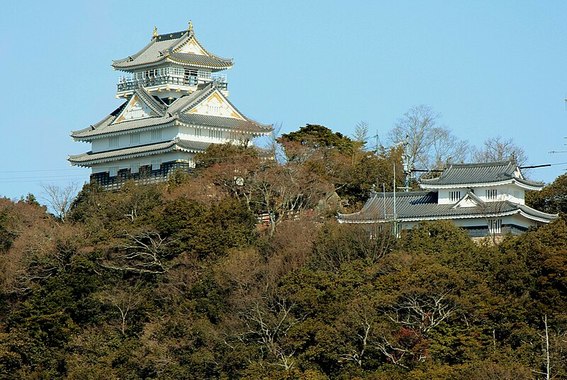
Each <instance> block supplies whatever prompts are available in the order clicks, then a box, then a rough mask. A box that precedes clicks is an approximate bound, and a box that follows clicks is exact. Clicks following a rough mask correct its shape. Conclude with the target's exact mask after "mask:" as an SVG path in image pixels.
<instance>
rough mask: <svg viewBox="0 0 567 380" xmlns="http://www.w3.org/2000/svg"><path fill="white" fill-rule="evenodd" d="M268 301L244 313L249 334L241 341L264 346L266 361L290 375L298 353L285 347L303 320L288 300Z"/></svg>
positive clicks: (259, 303) (263, 353)
mask: <svg viewBox="0 0 567 380" xmlns="http://www.w3.org/2000/svg"><path fill="white" fill-rule="evenodd" d="M264 301H265V302H256V303H254V305H253V307H252V308H251V309H249V310H247V311H246V312H244V313H242V318H243V320H244V323H245V325H246V331H245V332H244V333H243V334H241V336H240V339H241V340H245V341H249V340H252V341H255V342H256V343H258V344H259V345H260V347H261V351H262V355H263V356H264V357H265V358H267V359H271V360H273V363H274V364H275V365H276V366H279V367H282V368H283V369H285V370H286V371H289V370H291V369H292V368H293V367H294V365H295V361H294V359H293V356H294V355H295V351H294V350H291V349H289V348H286V347H285V346H286V345H285V337H286V336H287V333H288V331H289V330H290V329H291V328H292V327H293V326H295V325H296V324H298V323H299V322H301V320H302V319H303V318H296V317H294V316H293V314H292V310H293V309H294V306H295V305H294V304H293V303H289V302H287V301H286V300H285V299H271V300H269V299H265V300H264Z"/></svg>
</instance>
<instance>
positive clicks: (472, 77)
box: [0, 0, 567, 199]
mask: <svg viewBox="0 0 567 380" xmlns="http://www.w3.org/2000/svg"><path fill="white" fill-rule="evenodd" d="M566 17H567V1H563V0H561V1H559V0H558V1H551V0H550V1H535V0H534V1H518V0H514V1H504V0H500V1H493V0H490V1H448V0H447V1H431V0H430V1H417V0H416V1H371V0H367V1H356V0H354V1H352V0H351V1H313V0H310V1H299V0H297V1H295V0H288V1H234V0H233V1H225V0H215V1H210V0H209V1H189V0H183V1H172V0H168V1H163V2H159V1H141V0H138V1H125V0H123V1H110V0H97V1H39V0H38V1H26V0H21V1H10V2H5V3H3V4H2V9H1V11H0V57H1V64H0V65H1V66H0V67H1V69H2V70H1V71H2V81H1V83H2V86H3V91H2V92H1V93H0V107H1V111H2V117H1V119H0V132H1V134H0V136H1V137H0V196H6V197H9V198H13V199H17V198H20V197H21V196H23V195H25V194H27V193H33V194H35V195H36V196H38V197H39V198H40V199H41V197H42V193H43V190H42V185H50V184H54V185H58V186H62V187H63V186H66V185H67V184H69V183H71V182H75V183H77V184H79V185H82V184H83V183H84V182H85V181H86V180H87V179H88V174H89V170H88V169H84V168H76V167H71V166H70V165H69V164H68V162H67V156H68V155H69V154H77V153H81V152H84V151H87V150H89V148H90V147H89V145H88V144H85V143H79V142H73V141H72V140H71V138H70V137H69V133H70V132H71V131H72V130H77V129H82V128H85V127H87V126H89V125H91V124H94V123H96V122H98V121H100V120H101V119H102V118H103V117H105V116H106V115H107V114H108V113H110V112H111V111H113V110H114V109H115V108H116V107H117V106H118V105H119V104H120V103H121V102H120V101H119V100H117V99H116V98H115V97H114V95H115V91H116V83H117V81H118V77H119V75H120V73H119V72H116V71H113V70H112V68H111V67H110V64H111V62H112V60H113V59H119V58H123V57H126V56H128V55H131V54H134V53H135V52H137V51H138V50H139V49H140V48H142V47H143V46H144V45H145V44H147V43H148V42H149V40H150V38H151V34H152V30H153V27H154V26H157V27H158V31H159V32H160V33H166V32H175V31H179V30H184V29H185V28H187V23H188V21H189V20H192V21H193V25H194V28H195V33H196V35H197V38H198V39H199V40H200V41H201V43H203V45H204V46H205V47H206V48H207V49H208V50H210V51H211V52H213V53H215V54H217V55H219V56H222V57H231V58H234V61H235V65H234V67H233V68H232V69H231V70H230V71H228V80H229V89H230V93H231V95H230V98H231V100H232V102H233V103H234V104H235V105H236V106H237V107H238V108H239V109H240V110H241V111H242V112H244V113H245V114H246V115H247V116H249V117H251V118H253V119H256V120H258V121H260V122H263V123H270V124H275V125H281V132H282V133H285V132H290V131H293V130H297V129H299V127H301V126H303V125H305V124H306V123H317V124H322V125H325V126H327V127H329V128H331V129H333V130H334V131H339V132H341V133H343V134H346V135H349V136H352V134H353V132H354V127H355V125H356V124H357V123H358V122H360V121H365V122H367V123H368V124H369V126H370V130H371V133H372V134H375V133H378V134H379V136H381V137H382V141H386V140H385V137H386V135H387V132H388V131H389V130H390V129H391V128H392V126H393V125H394V124H395V122H396V120H397V119H398V118H400V117H401V116H402V115H403V114H404V113H405V112H406V111H407V110H408V109H409V108H410V107H412V106H416V105H420V104H425V105H429V106H431V107H432V108H433V109H434V110H435V111H436V112H439V113H440V114H441V115H442V119H441V123H442V125H444V126H446V127H448V128H449V129H451V130H452V132H453V133H454V134H455V135H456V136H457V137H459V138H460V139H464V140H468V141H469V142H470V143H471V144H472V145H480V144H481V143H482V141H484V140H485V139H486V138H488V137H497V136H502V137H504V138H508V137H512V138H513V139H514V141H515V142H516V144H518V145H520V146H521V147H523V148H524V149H525V150H526V153H527V155H528V158H529V161H528V163H529V164H543V163H554V164H557V165H554V166H552V167H550V168H544V169H536V170H534V171H532V173H531V176H532V178H533V179H536V180H542V181H545V182H551V181H553V179H554V178H555V177H557V176H558V175H560V174H563V173H564V172H565V169H566V168H567V165H566V164H563V163H565V162H567V153H564V154H549V153H548V152H549V151H551V150H567V146H565V143H566V142H567V140H566V139H564V137H565V136H567V132H566V131H565V127H566V125H567V110H566V107H565V102H564V99H565V97H566V94H567V70H566V68H567V65H566V61H567V22H565V18H566Z"/></svg>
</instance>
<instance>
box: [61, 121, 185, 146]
mask: <svg viewBox="0 0 567 380" xmlns="http://www.w3.org/2000/svg"><path fill="white" fill-rule="evenodd" d="M139 120H144V119H139ZM139 120H134V121H139ZM176 120H177V117H173V118H168V120H166V121H164V122H162V123H157V124H153V125H141V126H137V127H131V128H122V129H118V130H113V131H105V132H101V133H97V134H91V135H87V136H85V135H83V136H81V135H75V134H74V133H71V137H72V138H73V139H74V140H75V141H82V142H91V141H92V140H97V139H101V138H105V137H110V136H122V135H127V134H130V133H132V132H135V131H137V130H139V129H143V130H144V131H151V130H155V129H160V128H167V127H170V126H173V125H175V121H176ZM128 122H131V121H124V122H122V123H117V124H113V125H114V126H121V124H124V123H128ZM79 132H81V131H79Z"/></svg>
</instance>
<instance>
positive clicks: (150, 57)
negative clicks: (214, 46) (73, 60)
mask: <svg viewBox="0 0 567 380" xmlns="http://www.w3.org/2000/svg"><path fill="white" fill-rule="evenodd" d="M190 39H194V40H195V42H197V44H198V45H199V46H200V47H201V48H202V49H203V50H204V51H205V53H206V55H198V54H189V53H174V50H175V48H176V47H177V46H179V45H181V44H183V43H184V42H186V41H188V40H190ZM168 58H169V59H172V60H174V61H176V62H182V63H185V64H188V65H193V66H199V67H207V68H210V69H213V70H215V69H216V70H221V69H226V68H229V67H231V66H232V60H231V59H226V58H221V57H218V56H216V55H214V54H211V53H210V52H208V51H207V50H205V48H203V46H202V45H201V44H200V43H199V41H198V40H197V38H196V37H195V35H194V34H193V32H192V31H184V32H183V31H182V32H175V33H166V34H162V35H159V36H157V37H155V38H152V40H151V42H150V43H149V44H147V45H146V46H145V47H144V48H142V50H140V51H139V52H137V53H136V54H134V55H131V56H129V57H126V58H123V59H119V60H116V61H114V62H113V63H112V67H114V68H115V69H118V70H124V71H129V70H130V69H134V68H136V67H139V66H145V65H155V64H157V63H160V62H162V61H165V60H166V59H168Z"/></svg>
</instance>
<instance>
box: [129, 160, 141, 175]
mask: <svg viewBox="0 0 567 380" xmlns="http://www.w3.org/2000/svg"><path fill="white" fill-rule="evenodd" d="M139 171H140V163H139V162H134V163H132V165H130V173H132V174H135V173H138V172H139Z"/></svg>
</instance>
